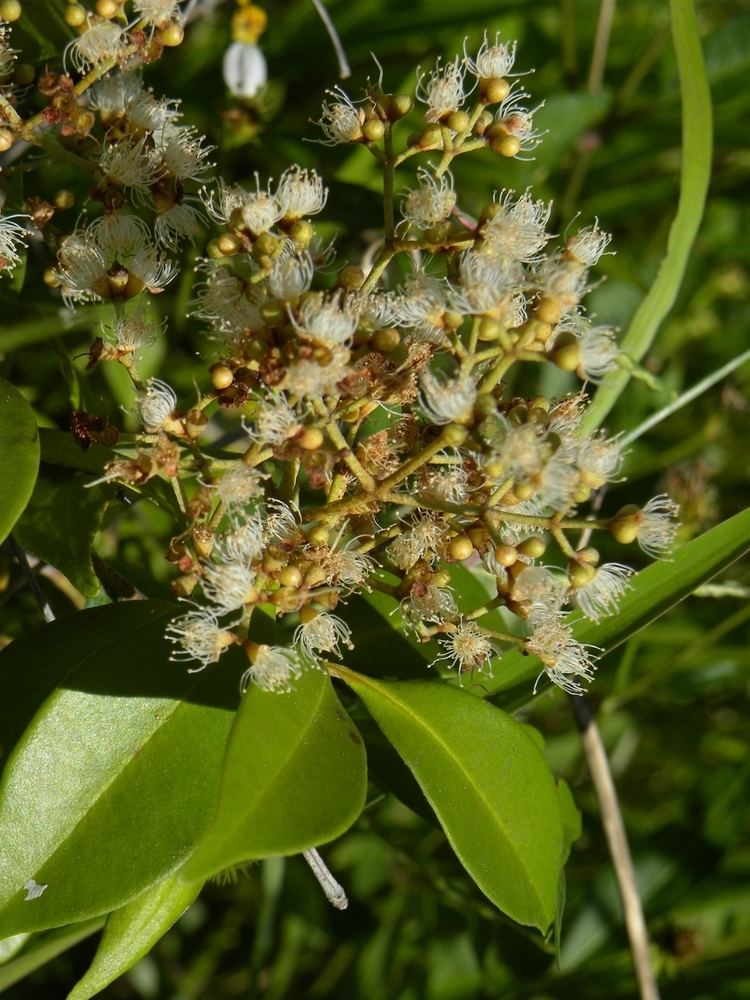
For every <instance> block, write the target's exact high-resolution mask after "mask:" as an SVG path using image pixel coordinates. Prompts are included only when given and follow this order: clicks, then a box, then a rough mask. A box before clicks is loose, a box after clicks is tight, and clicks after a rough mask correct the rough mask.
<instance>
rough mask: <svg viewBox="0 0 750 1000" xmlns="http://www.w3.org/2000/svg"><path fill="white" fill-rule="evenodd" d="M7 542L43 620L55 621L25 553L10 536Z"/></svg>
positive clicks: (53, 613)
mask: <svg viewBox="0 0 750 1000" xmlns="http://www.w3.org/2000/svg"><path fill="white" fill-rule="evenodd" d="M8 542H9V543H10V549H11V551H12V552H13V555H14V556H15V557H16V562H17V563H18V565H19V566H20V567H21V572H22V573H23V575H24V576H25V577H26V580H27V582H28V584H29V587H30V588H31V592H32V594H33V595H34V599H35V600H36V603H37V604H38V605H39V608H40V610H41V612H42V614H43V615H44V620H45V621H46V622H53V621H55V612H54V611H53V610H52V608H51V607H50V606H49V602H48V601H47V598H46V597H45V596H44V594H43V593H42V588H41V587H40V586H39V581H38V580H37V578H36V574H35V573H34V570H33V569H32V568H31V566H30V565H29V560H28V559H27V558H26V552H25V551H24V550H23V549H22V548H21V546H20V545H19V544H18V542H17V541H16V540H15V538H14V537H13V536H12V535H11V536H10V538H9V539H8Z"/></svg>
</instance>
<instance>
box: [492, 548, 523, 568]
mask: <svg viewBox="0 0 750 1000" xmlns="http://www.w3.org/2000/svg"><path fill="white" fill-rule="evenodd" d="M517 561H518V552H517V551H516V549H515V548H514V547H513V546H512V545H498V546H497V547H496V548H495V562H496V563H499V565H500V566H505V568H506V569H507V568H508V567H509V566H512V565H513V564H514V563H515V562H517Z"/></svg>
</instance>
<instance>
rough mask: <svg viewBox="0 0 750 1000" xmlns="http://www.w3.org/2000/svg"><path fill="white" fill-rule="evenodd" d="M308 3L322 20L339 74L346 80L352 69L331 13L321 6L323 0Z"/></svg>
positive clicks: (311, 0)
mask: <svg viewBox="0 0 750 1000" xmlns="http://www.w3.org/2000/svg"><path fill="white" fill-rule="evenodd" d="M310 3H311V4H312V5H313V7H314V8H315V10H316V11H317V13H318V17H319V18H320V20H321V21H322V22H323V24H324V26H325V29H326V31H327V32H328V37H329V38H330V39H331V45H333V51H334V52H335V53H336V59H337V60H338V64H339V76H340V77H341V79H342V80H346V79H348V77H350V76H351V75H352V71H351V67H350V66H349V61H348V59H347V58H346V52H344V46H343V44H342V42H341V39H340V38H339V33H338V31H336V25H335V24H334V23H333V21H332V20H331V15H330V14H329V13H328V11H327V10H326V9H325V7H324V6H323V0H310Z"/></svg>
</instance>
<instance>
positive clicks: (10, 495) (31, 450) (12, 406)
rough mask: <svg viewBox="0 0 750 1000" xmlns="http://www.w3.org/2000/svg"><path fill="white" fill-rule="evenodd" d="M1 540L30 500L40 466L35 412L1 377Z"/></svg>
mask: <svg viewBox="0 0 750 1000" xmlns="http://www.w3.org/2000/svg"><path fill="white" fill-rule="evenodd" d="M0 468H2V470H3V473H2V475H1V476H0V542H3V541H5V539H6V538H7V537H8V535H9V534H10V532H11V529H12V527H13V525H14V524H15V523H16V521H17V520H18V518H19V517H20V515H21V512H22V511H23V509H24V507H25V506H26V504H27V503H28V500H29V497H30V496H31V493H32V490H33V489H34V482H35V480H36V474H37V471H38V469H39V432H38V431H37V426H36V418H35V416H34V411H33V410H32V409H31V407H30V406H29V404H28V403H27V402H26V400H25V399H24V398H23V396H22V395H21V393H20V392H17V390H16V389H14V388H13V386H12V385H9V384H8V383H7V382H6V381H5V380H4V379H0Z"/></svg>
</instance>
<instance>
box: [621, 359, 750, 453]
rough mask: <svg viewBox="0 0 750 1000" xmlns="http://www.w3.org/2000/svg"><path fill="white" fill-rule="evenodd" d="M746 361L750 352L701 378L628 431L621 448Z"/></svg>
mask: <svg viewBox="0 0 750 1000" xmlns="http://www.w3.org/2000/svg"><path fill="white" fill-rule="evenodd" d="M746 361H750V350H747V351H743V353H742V354H739V355H738V356H737V357H736V358H732V360H731V361H727V363H726V364H725V365H722V367H721V368H717V369H716V371H714V372H711V374H710V375H706V377H705V378H702V379H701V380H700V382H696V383H695V385H693V386H691V387H690V388H689V389H686V390H685V391H684V392H682V393H680V395H679V396H678V397H677V399H674V400H672V402H671V403H668V404H667V405H666V406H663V407H662V408H661V409H660V410H657V411H656V413H652V414H651V416H650V417H647V418H646V419H645V420H644V421H643V423H642V424H639V425H638V426H637V427H636V428H635V430H632V431H629V433H627V434H625V435H624V437H623V438H622V439H621V443H622V445H623V447H625V446H626V445H629V444H632V443H633V441H637V440H638V438H639V437H641V436H642V435H643V434H645V433H646V431H650V430H651V428H652V427H655V426H656V425H657V424H660V423H661V422H662V420H666V418H667V417H671V415H672V414H673V413H676V412H677V410H680V409H682V407H683V406H687V404H688V403H692V401H693V400H694V399H697V398H698V396H700V395H701V394H702V393H704V392H706V390H707V389H710V388H711V386H712V385H715V384H716V383H717V382H720V381H721V380H722V379H723V378H724V377H725V376H726V375H729V374H731V372H733V371H734V370H735V368H739V367H740V365H744V363H745V362H746Z"/></svg>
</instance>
